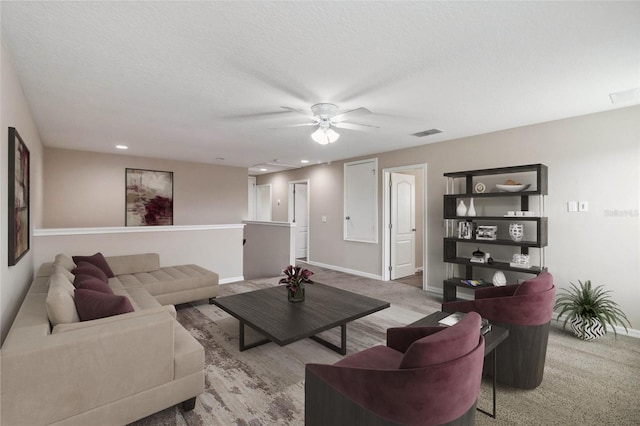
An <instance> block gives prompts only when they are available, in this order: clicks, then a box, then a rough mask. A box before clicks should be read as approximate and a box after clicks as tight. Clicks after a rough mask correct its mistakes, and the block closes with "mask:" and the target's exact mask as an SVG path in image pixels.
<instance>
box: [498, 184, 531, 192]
mask: <svg viewBox="0 0 640 426" xmlns="http://www.w3.org/2000/svg"><path fill="white" fill-rule="evenodd" d="M530 186H531V184H528V183H526V184H524V185H500V184H496V188H498V191H504V192H520V191H524V190H525V189H527V188H529V187H530Z"/></svg>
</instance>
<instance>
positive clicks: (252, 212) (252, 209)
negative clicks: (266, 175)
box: [248, 176, 256, 220]
mask: <svg viewBox="0 0 640 426" xmlns="http://www.w3.org/2000/svg"><path fill="white" fill-rule="evenodd" d="M248 218H249V220H256V177H255V176H249V216H248Z"/></svg>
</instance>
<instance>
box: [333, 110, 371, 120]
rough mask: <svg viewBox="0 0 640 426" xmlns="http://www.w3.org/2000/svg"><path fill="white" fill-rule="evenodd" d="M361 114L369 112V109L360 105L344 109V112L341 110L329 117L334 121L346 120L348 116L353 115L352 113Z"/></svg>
mask: <svg viewBox="0 0 640 426" xmlns="http://www.w3.org/2000/svg"><path fill="white" fill-rule="evenodd" d="M363 114H371V111H369V110H368V109H366V108H364V107H360V108H356V109H351V110H349V111H345V112H341V113H340V114H338V115H334V116H333V117H332V118H331V121H335V122H340V121H344V120H346V119H347V118H348V117H349V116H353V115H363Z"/></svg>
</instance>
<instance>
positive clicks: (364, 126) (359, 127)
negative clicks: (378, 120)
mask: <svg viewBox="0 0 640 426" xmlns="http://www.w3.org/2000/svg"><path fill="white" fill-rule="evenodd" d="M331 125H332V126H335V127H337V128H338V129H350V130H369V129H371V128H374V129H379V127H378V126H371V125H369V124H357V123H331Z"/></svg>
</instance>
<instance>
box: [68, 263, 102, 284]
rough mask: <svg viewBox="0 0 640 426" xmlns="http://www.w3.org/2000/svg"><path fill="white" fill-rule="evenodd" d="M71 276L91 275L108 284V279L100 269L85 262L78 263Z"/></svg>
mask: <svg viewBox="0 0 640 426" xmlns="http://www.w3.org/2000/svg"><path fill="white" fill-rule="evenodd" d="M71 273H72V274H73V275H91V276H92V277H95V278H98V279H99V280H101V281H104V282H105V283H108V282H109V278H107V275H106V274H105V273H104V272H102V270H101V269H100V268H98V267H97V266H96V265H93V264H91V263H87V262H79V263H78V266H77V267H76V268H75V269H74V270H72V271H71Z"/></svg>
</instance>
